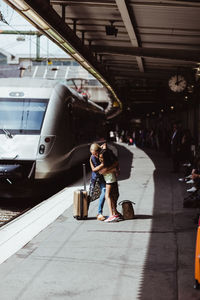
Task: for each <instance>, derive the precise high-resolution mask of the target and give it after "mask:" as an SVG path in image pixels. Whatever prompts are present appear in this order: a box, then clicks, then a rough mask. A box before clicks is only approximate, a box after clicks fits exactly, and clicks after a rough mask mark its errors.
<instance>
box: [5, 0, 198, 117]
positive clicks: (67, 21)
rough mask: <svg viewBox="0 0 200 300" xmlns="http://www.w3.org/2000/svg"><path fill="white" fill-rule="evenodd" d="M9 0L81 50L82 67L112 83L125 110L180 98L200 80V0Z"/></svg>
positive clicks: (158, 106) (147, 108)
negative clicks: (179, 88)
mask: <svg viewBox="0 0 200 300" xmlns="http://www.w3.org/2000/svg"><path fill="white" fill-rule="evenodd" d="M5 2H7V3H8V4H10V5H11V6H12V7H14V8H15V9H17V10H18V11H20V13H21V14H22V15H24V16H26V18H27V19H28V20H29V21H31V22H32V23H33V24H34V25H36V27H37V28H38V29H39V30H40V31H42V32H43V33H44V34H46V35H48V36H49V37H50V38H51V39H52V40H54V41H55V42H56V43H57V44H59V45H60V46H61V47H62V48H63V49H65V50H66V51H67V52H68V53H69V54H71V53H70V51H69V50H70V48H69V47H64V46H63V45H65V43H63V41H64V42H65V41H67V43H68V45H70V46H71V47H72V49H73V50H75V55H74V58H75V59H76V58H78V60H79V62H80V56H81V59H82V62H83V63H82V65H83V66H84V64H85V66H86V67H87V69H88V70H89V71H90V70H91V68H92V70H93V71H94V70H95V72H97V78H98V77H99V78H103V81H102V83H104V81H105V82H106V84H107V86H109V87H111V88H110V91H111V94H112V92H113V91H114V96H116V99H117V100H119V101H120V102H121V103H122V107H123V109H125V110H126V109H128V110H129V111H133V112H135V114H136V115H138V116H139V115H140V114H142V113H147V112H150V111H152V110H156V109H162V108H163V107H165V106H166V105H168V104H169V105H171V104H172V103H173V102H174V101H177V100H178V101H179V100H180V98H181V97H185V95H186V94H188V93H189V94H191V93H192V92H193V88H194V86H195V85H197V83H198V81H197V80H198V66H199V63H200V2H199V1H189V0H188V1H187V0H182V1H179V0H148V1H142V0H101V1H100V0H90V1H88V0H76V1H69V0H43V1H41V0H25V1H21V0H5ZM31 13H32V14H31ZM36 16H39V18H38V20H37V18H36ZM41 20H42V21H43V22H42V23H41ZM47 25H48V26H47ZM45 26H46V27H45ZM49 28H50V29H49ZM52 30H53V33H52ZM56 34H58V35H59V37H60V40H59V38H58V37H56ZM95 72H93V74H94V75H95ZM177 74H181V75H183V76H184V77H185V79H186V80H187V86H186V87H185V88H184V90H183V91H180V92H178V91H176V92H174V91H172V90H170V88H169V79H170V77H172V76H173V75H176V76H177ZM176 78H177V79H176V80H175V89H176V85H179V84H182V82H181V81H182V79H180V78H178V77H176Z"/></svg>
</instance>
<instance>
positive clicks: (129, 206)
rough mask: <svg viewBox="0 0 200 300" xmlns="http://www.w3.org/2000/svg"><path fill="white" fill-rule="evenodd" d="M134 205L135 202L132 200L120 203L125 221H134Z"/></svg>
mask: <svg viewBox="0 0 200 300" xmlns="http://www.w3.org/2000/svg"><path fill="white" fill-rule="evenodd" d="M133 204H135V202H133V201H130V200H124V201H121V202H119V205H122V214H123V217H124V220H131V219H134V216H135V212H134V208H133Z"/></svg>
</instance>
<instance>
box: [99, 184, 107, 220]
mask: <svg viewBox="0 0 200 300" xmlns="http://www.w3.org/2000/svg"><path fill="white" fill-rule="evenodd" d="M99 185H100V189H101V195H100V197H99V205H98V214H102V212H103V206H104V202H105V192H106V184H105V182H100V183H99Z"/></svg>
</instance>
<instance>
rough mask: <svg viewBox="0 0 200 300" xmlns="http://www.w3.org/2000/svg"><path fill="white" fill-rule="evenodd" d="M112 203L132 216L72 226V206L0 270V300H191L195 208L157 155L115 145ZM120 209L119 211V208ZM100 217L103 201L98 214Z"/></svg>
mask: <svg viewBox="0 0 200 300" xmlns="http://www.w3.org/2000/svg"><path fill="white" fill-rule="evenodd" d="M118 150H119V159H120V167H121V174H120V177H119V188H120V198H119V201H120V200H132V201H134V202H135V203H136V205H135V207H134V208H135V215H136V216H135V219H133V220H127V221H121V222H118V223H104V222H100V221H97V220H96V213H97V204H98V202H97V201H95V202H93V203H91V206H90V210H89V218H88V220H85V221H77V220H75V219H74V218H73V216H72V206H71V207H70V208H69V209H67V210H66V211H65V212H64V213H63V214H62V215H61V216H60V217H58V219H57V220H56V221H55V222H54V223H52V224H51V225H49V226H48V227H47V228H46V229H44V230H43V231H42V232H41V233H40V234H38V235H37V236H36V237H35V238H33V239H32V240H31V241H30V242H29V243H28V244H27V245H26V246H25V247H23V248H22V249H21V250H19V251H18V252H17V253H16V254H14V255H13V256H12V257H10V258H9V259H7V260H6V261H5V262H4V263H2V264H1V265H0V291H1V292H0V299H1V300H17V299H19V300H27V299H29V300H37V299H38V300H39V299H40V300H46V299H48V300H59V299H72V300H73V299H74V300H81V299H85V300H86V299H87V300H94V299H95V300H100V299H101V300H102V299H107V300H125V299H126V300H129V299H130V300H135V299H139V300H193V299H196V300H198V299H200V291H198V290H194V288H193V285H194V255H195V239H196V228H197V227H196V225H195V224H194V220H193V219H194V217H195V216H196V214H197V213H198V211H197V210H196V209H185V208H183V197H184V196H186V185H185V183H180V182H178V180H177V179H178V175H177V174H171V173H170V169H171V161H170V159H169V158H166V157H165V156H164V154H163V153H160V152H157V151H148V152H149V153H146V152H145V151H143V150H141V149H138V148H134V147H133V146H127V145H125V144H118ZM120 209H121V207H120V206H119V210H120ZM107 213H108V210H107V204H105V209H104V214H105V215H106V214H107Z"/></svg>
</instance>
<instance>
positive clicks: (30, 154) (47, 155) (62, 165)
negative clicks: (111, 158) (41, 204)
mask: <svg viewBox="0 0 200 300" xmlns="http://www.w3.org/2000/svg"><path fill="white" fill-rule="evenodd" d="M104 124H105V113H104V109H103V108H101V107H100V106H98V105H96V104H94V103H93V102H92V101H90V100H87V99H85V98H84V97H82V96H81V95H80V94H78V93H77V92H76V91H75V90H73V89H71V88H69V87H68V86H67V85H66V84H65V83H61V82H60V83H59V82H57V81H53V80H46V79H30V78H2V79H0V183H1V181H2V180H1V179H6V180H7V181H9V182H12V183H14V182H19V181H25V180H32V181H42V180H46V179H50V178H54V177H55V176H57V175H59V174H61V173H63V172H65V171H66V170H69V169H70V168H71V167H73V166H75V165H78V164H80V163H82V162H83V161H84V160H86V159H87V158H88V154H89V145H90V143H91V142H93V141H98V140H101V139H103V138H104Z"/></svg>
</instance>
